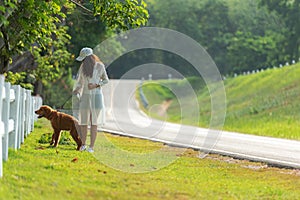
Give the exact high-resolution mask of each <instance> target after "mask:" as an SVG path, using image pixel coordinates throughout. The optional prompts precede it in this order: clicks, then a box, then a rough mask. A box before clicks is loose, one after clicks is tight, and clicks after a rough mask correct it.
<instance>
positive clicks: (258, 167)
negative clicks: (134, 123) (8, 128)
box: [0, 119, 300, 200]
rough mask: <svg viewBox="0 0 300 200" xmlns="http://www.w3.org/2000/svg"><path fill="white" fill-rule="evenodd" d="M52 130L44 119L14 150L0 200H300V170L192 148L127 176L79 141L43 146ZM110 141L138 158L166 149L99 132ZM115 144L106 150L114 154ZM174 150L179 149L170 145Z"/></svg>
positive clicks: (133, 165)
mask: <svg viewBox="0 0 300 200" xmlns="http://www.w3.org/2000/svg"><path fill="white" fill-rule="evenodd" d="M50 132H52V130H51V128H50V124H49V122H48V121H46V120H43V119H40V120H39V121H38V122H37V123H36V125H35V129H34V132H32V133H31V134H30V135H29V136H28V138H26V140H25V143H24V144H23V145H22V147H21V149H20V150H18V151H10V152H9V161H7V162H5V163H4V177H3V178H2V179H0V199H5V200H9V199H24V200H25V199H30V200H33V199H87V200H88V199H130V200H132V199H151V200H152V199H293V200H294V199H300V190H299V186H300V172H299V171H297V170H291V169H278V168H270V167H266V166H265V165H264V164H262V163H253V162H248V161H243V160H234V159H232V158H228V157H221V156H217V155H208V156H206V158H204V159H199V158H197V156H198V152H195V151H193V150H186V151H184V152H181V153H178V154H176V157H177V158H176V159H175V160H174V161H173V162H172V163H170V164H169V165H167V166H165V167H163V168H157V169H156V170H154V171H153V172H148V173H126V172H124V171H122V170H117V169H115V168H111V167H108V166H107V165H105V164H102V162H101V160H100V159H99V158H97V157H96V156H94V155H95V154H94V155H93V154H90V153H88V152H78V151H75V148H76V146H75V143H73V142H72V143H71V144H70V143H69V144H64V145H59V147H58V148H56V149H55V148H49V147H48V144H41V143H39V142H38V141H39V140H40V139H41V136H42V134H44V133H50ZM104 137H105V138H106V139H107V140H109V141H111V144H114V146H117V147H118V148H119V150H120V149H121V150H122V151H126V152H133V153H137V154H148V153H150V152H152V151H157V150H158V149H161V148H163V147H164V145H163V144H161V143H153V142H149V141H145V140H140V139H133V138H127V137H120V136H114V135H110V134H99V138H100V139H101V140H102V139H104ZM98 145H100V144H98ZM112 146H113V145H106V146H103V147H102V150H103V151H105V152H111V151H109V149H110V148H112ZM168 151H174V152H178V149H176V148H171V147H170V148H168ZM108 156H111V157H113V155H112V154H111V155H108ZM124 159H125V160H126V159H127V158H123V160H124ZM143 162H146V160H135V161H134V162H133V161H130V162H128V163H130V164H128V166H127V167H129V168H132V169H133V170H132V172H134V171H135V170H134V168H136V167H137V165H136V163H143ZM117 164H118V163H117ZM152 167H153V166H152Z"/></svg>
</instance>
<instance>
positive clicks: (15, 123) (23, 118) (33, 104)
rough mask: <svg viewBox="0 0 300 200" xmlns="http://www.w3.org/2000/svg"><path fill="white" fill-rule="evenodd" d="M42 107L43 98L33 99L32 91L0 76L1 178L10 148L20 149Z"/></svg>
mask: <svg viewBox="0 0 300 200" xmlns="http://www.w3.org/2000/svg"><path fill="white" fill-rule="evenodd" d="M41 105H42V98H40V97H33V96H32V95H31V91H30V90H26V89H24V88H22V87H21V86H19V85H11V84H10V83H7V82H5V81H4V76H3V75H0V113H1V114H0V139H1V140H0V177H2V176H3V169H2V164H3V163H2V162H3V160H4V161H7V160H8V148H12V149H15V150H17V149H19V148H20V147H21V144H22V143H24V139H25V138H26V137H27V136H28V134H30V132H31V131H32V130H33V127H34V121H35V120H36V119H37V118H36V115H35V114H34V110H36V109H38V108H39V107H40V106H41Z"/></svg>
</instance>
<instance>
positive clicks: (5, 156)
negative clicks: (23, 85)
mask: <svg viewBox="0 0 300 200" xmlns="http://www.w3.org/2000/svg"><path fill="white" fill-rule="evenodd" d="M4 88H5V98H4V100H3V105H2V106H3V108H2V120H3V122H4V136H3V138H2V156H3V160H5V161H6V160H7V159H8V133H9V128H10V125H9V123H10V121H9V110H10V83H6V82H5V83H4Z"/></svg>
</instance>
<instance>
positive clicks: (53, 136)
mask: <svg viewBox="0 0 300 200" xmlns="http://www.w3.org/2000/svg"><path fill="white" fill-rule="evenodd" d="M54 141H55V132H54V133H53V134H52V138H51V142H50V145H53V144H54Z"/></svg>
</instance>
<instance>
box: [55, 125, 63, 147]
mask: <svg viewBox="0 0 300 200" xmlns="http://www.w3.org/2000/svg"><path fill="white" fill-rule="evenodd" d="M60 132H61V130H58V129H56V130H54V137H55V138H54V140H55V141H54V147H57V146H58V142H59V139H60Z"/></svg>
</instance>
